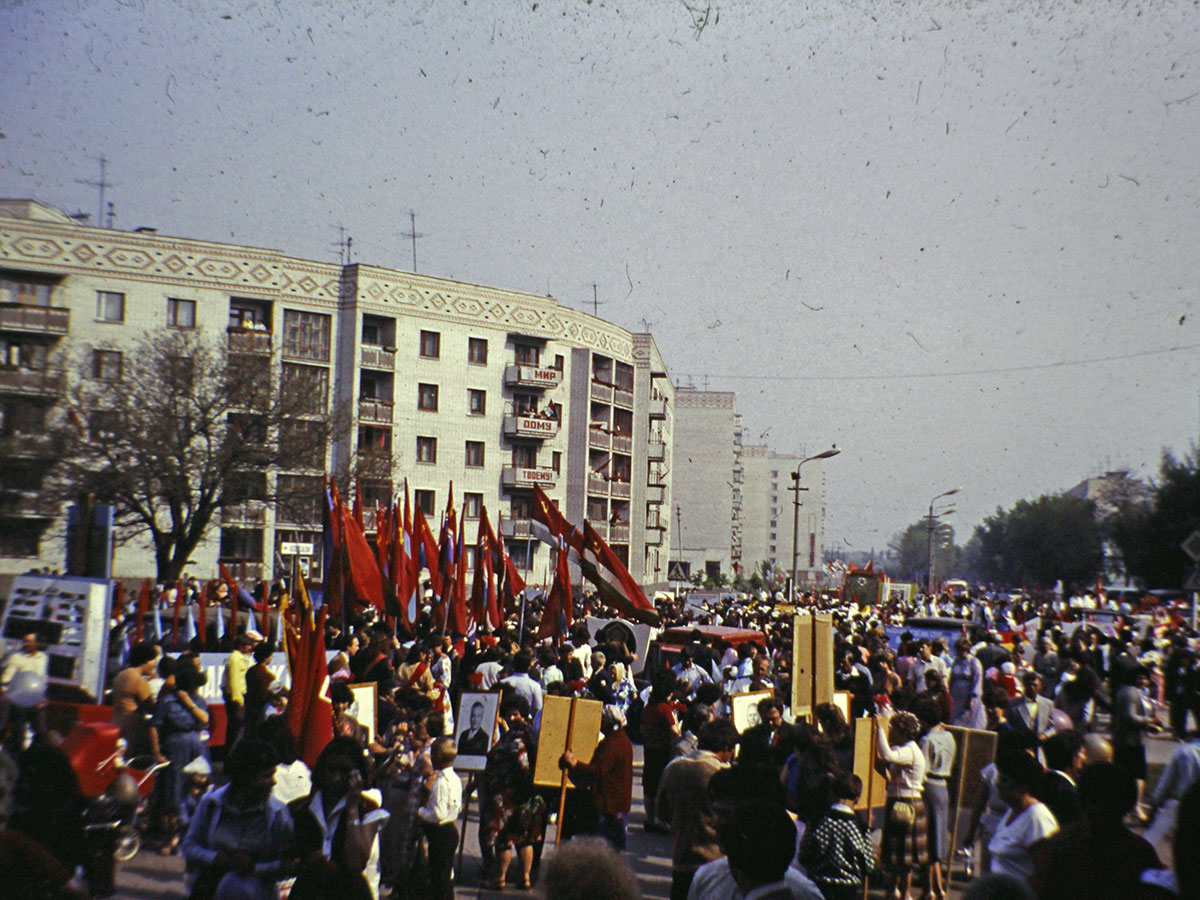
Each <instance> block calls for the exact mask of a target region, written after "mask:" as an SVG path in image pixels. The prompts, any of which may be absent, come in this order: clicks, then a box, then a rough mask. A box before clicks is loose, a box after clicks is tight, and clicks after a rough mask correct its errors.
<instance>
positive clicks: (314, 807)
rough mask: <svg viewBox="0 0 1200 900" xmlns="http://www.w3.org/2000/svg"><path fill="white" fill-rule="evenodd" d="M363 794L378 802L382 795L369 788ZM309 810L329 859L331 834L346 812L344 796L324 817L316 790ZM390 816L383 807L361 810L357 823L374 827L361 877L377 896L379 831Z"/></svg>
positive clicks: (323, 809)
mask: <svg viewBox="0 0 1200 900" xmlns="http://www.w3.org/2000/svg"><path fill="white" fill-rule="evenodd" d="M363 796H365V797H370V798H371V799H372V800H374V801H375V802H376V803H378V802H379V801H380V800H381V799H382V797H381V796H380V793H379V791H378V790H375V789H371V790H367V791H363ZM308 809H309V812H311V813H312V815H313V818H314V819H316V820H317V825H319V826H320V828H321V833H322V846H321V852H322V854H323V855H324V856H325V858H326V859H331V858H332V854H333V835H334V832H336V831H337V827H338V824H339V823H340V822H341V820H342V816H343V815H344V814H345V812H346V798H345V797H342V798H341V799H339V800H338V802H337V803H335V804H334V806H333V809H332V810H331V811H330V813H329V819H328V820H326V819H325V802H324V800H323V799H322V798H321V792H320V791H317V792H316V793H315V794H313V797H312V802H311V803H310V804H309V807H308ZM389 816H390V813H388V811H387V810H385V809H373V810H371V811H370V812H363V813H362V817H361V818H360V819H359V824H361V825H370V826H373V827H374V829H375V834H374V836H373V837H372V839H371V856H370V857H369V858H368V860H367V865H366V867H365V868H364V869H363V877H364V878H366V879H367V886H368V887H369V888H370V889H371V896H372V897H378V896H379V832H380V831H381V830H382V829H383V826H384V825H386V824H387V820H388V818H389Z"/></svg>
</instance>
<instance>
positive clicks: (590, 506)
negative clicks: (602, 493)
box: [587, 497, 608, 522]
mask: <svg viewBox="0 0 1200 900" xmlns="http://www.w3.org/2000/svg"><path fill="white" fill-rule="evenodd" d="M587 517H588V519H589V520H590V521H592V522H607V521H608V501H607V500H606V499H605V498H603V497H588V498H587Z"/></svg>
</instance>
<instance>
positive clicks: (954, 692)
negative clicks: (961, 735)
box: [948, 638, 987, 729]
mask: <svg viewBox="0 0 1200 900" xmlns="http://www.w3.org/2000/svg"><path fill="white" fill-rule="evenodd" d="M954 655H955V659H954V665H952V666H951V667H950V683H949V685H948V687H949V689H950V702H951V706H952V709H953V712H952V718H951V721H952V722H953V723H954V724H955V725H958V726H959V727H961V728H978V729H982V728H986V727H987V714H986V713H985V712H984V709H983V665H982V664H981V663H980V662H979V660H978V659H976V658H975V657H974V656H972V655H971V642H970V641H969V640H967V639H966V638H959V639H958V640H957V641H955V642H954Z"/></svg>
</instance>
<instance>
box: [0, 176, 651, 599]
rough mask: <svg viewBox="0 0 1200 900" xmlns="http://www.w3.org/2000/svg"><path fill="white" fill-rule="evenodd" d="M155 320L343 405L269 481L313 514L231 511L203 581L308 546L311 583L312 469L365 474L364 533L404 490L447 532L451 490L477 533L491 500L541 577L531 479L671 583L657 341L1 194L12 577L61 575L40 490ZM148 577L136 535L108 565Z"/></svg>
mask: <svg viewBox="0 0 1200 900" xmlns="http://www.w3.org/2000/svg"><path fill="white" fill-rule="evenodd" d="M159 329H180V330H186V331H188V332H190V333H195V334H197V335H199V336H200V337H202V338H206V339H207V340H209V341H211V342H213V343H214V344H218V345H219V346H220V347H221V348H222V351H223V352H226V353H228V354H230V356H237V357H238V358H239V359H242V360H246V359H253V360H258V361H259V363H260V364H261V365H264V366H268V367H269V368H270V371H271V373H272V377H273V378H274V379H277V380H278V384H279V385H280V389H281V390H293V389H303V390H306V391H310V392H311V394H312V397H313V403H314V405H315V408H319V409H320V410H322V411H323V410H326V409H333V410H337V411H342V410H344V411H348V416H347V417H346V424H345V425H344V428H343V429H342V430H341V431H339V433H337V434H335V435H334V440H333V441H332V442H331V445H330V446H329V448H328V449H327V450H326V451H325V452H324V453H323V454H321V455H320V457H319V458H314V459H312V460H311V461H310V463H311V464H310V465H308V466H305V467H302V468H297V469H295V470H291V471H286V472H279V471H268V472H264V473H262V479H263V481H262V483H263V484H264V485H268V486H277V485H278V484H279V481H280V479H286V480H287V482H288V484H289V486H290V487H291V488H292V489H293V490H301V491H303V490H305V489H307V490H308V491H309V492H310V493H311V494H312V496H313V498H314V503H313V504H311V505H310V506H309V510H310V511H309V512H296V511H295V510H294V509H290V508H289V509H288V510H285V509H284V508H283V507H282V506H279V505H276V504H272V503H270V502H267V501H265V500H256V499H255V498H254V496H250V497H248V499H246V501H245V502H243V503H239V504H238V505H237V506H232V507H226V508H224V509H223V510H221V511H220V513H219V514H218V515H217V516H216V517H215V518H214V521H213V525H212V528H211V532H210V533H209V534H208V535H207V537H206V539H205V541H204V542H203V543H202V545H201V546H200V547H199V548H198V549H197V551H196V553H195V554H194V555H193V560H194V566H195V569H196V571H197V572H198V573H199V574H201V575H206V574H211V573H213V572H214V571H215V570H216V563H217V561H218V559H220V560H222V561H225V562H227V563H229V564H230V566H231V567H233V568H235V570H236V571H239V572H241V573H242V574H243V575H244V576H246V577H261V576H268V575H270V574H271V573H272V571H273V561H274V560H275V558H276V554H277V553H278V552H279V551H280V550H281V549H291V550H295V549H296V548H303V549H304V551H311V556H310V557H308V565H309V566H310V571H311V573H312V575H313V576H314V577H320V574H321V566H322V562H323V561H322V560H321V558H320V554H321V549H320V544H321V541H320V519H319V515H318V513H319V509H320V504H319V499H320V498H321V496H322V493H321V479H322V475H323V474H324V473H326V472H336V471H354V472H357V473H358V475H359V479H360V483H361V485H362V491H363V499H364V505H365V507H366V508H367V515H366V524H367V530H368V531H371V530H373V528H374V517H373V514H372V510H373V509H374V507H375V504H376V503H380V502H383V501H384V500H386V498H388V497H389V496H391V495H392V494H393V493H394V492H398V491H400V490H402V485H403V482H404V480H405V479H407V481H408V484H409V486H410V488H411V489H412V491H413V497H414V500H415V502H416V503H419V504H420V505H421V506H422V507H423V508H424V509H425V511H426V513H427V514H429V515H431V516H434V517H435V519H434V525H435V527H436V516H438V515H439V514H440V513H441V511H442V509H443V508H444V507H445V505H446V499H447V491H448V489H449V487H450V485H451V483H453V486H454V493H455V503H456V506H457V508H458V510H459V513H460V515H461V517H462V519H463V520H464V521H465V523H466V528H467V531H466V534H467V536H468V538H471V537H473V536H474V534H475V528H476V523H477V521H478V519H479V516H480V511H481V509H482V508H484V507H486V508H487V510H488V512H489V515H490V516H491V518H492V521H493V524H495V520H496V518H497V514H500V515H502V518H503V525H502V533H503V536H504V539H505V540H506V542H507V543H508V546H509V549H510V551H511V552H512V554H513V556H514V558H515V559H516V560H517V561H518V563H519V564H522V565H523V566H524V567H525V568H526V569H527V570H528V572H529V574H530V578H531V581H532V582H533V583H538V582H540V580H541V579H542V577H543V576H544V575H545V574H546V571H547V568H548V566H547V561H548V555H547V553H546V551H545V550H544V549H540V548H539V545H538V544H537V542H536V541H535V540H533V539H531V537H530V529H529V519H530V514H531V498H532V489H533V486H534V485H539V486H541V487H542V488H543V489H544V490H545V491H546V493H547V494H548V495H549V496H550V497H551V498H552V499H554V500H555V501H556V502H558V503H559V505H560V506H561V507H562V508H563V511H564V512H565V513H566V515H567V516H568V518H569V519H571V520H572V521H574V522H580V521H581V520H582V519H583V518H584V516H585V515H586V516H587V518H588V519H589V520H590V521H591V522H592V524H593V525H594V526H595V527H596V528H597V529H598V531H599V532H600V534H601V536H602V537H604V538H606V539H607V540H608V541H609V543H610V544H611V545H612V547H613V548H614V550H615V551H616V552H617V554H618V555H619V556H621V557H622V558H623V559H625V560H626V562H627V564H628V565H629V568H630V571H631V574H632V575H633V576H634V577H635V578H636V579H639V580H643V581H646V582H654V581H662V580H664V579H665V568H666V561H667V560H668V558H669V557H670V548H671V540H672V538H671V537H670V533H671V530H670V528H669V527H668V526H669V522H670V518H669V516H668V515H665V514H664V513H665V511H666V510H667V509H669V504H670V502H671V478H672V475H671V460H672V438H673V435H672V416H673V409H672V408H673V406H674V393H675V392H674V387H673V386H672V383H671V379H670V376H669V374H668V372H667V368H666V365H665V364H664V362H663V360H662V358H661V356H660V354H659V352H658V348H657V347H656V346H655V343H654V339H653V337H652V336H651V335H649V334H634V333H631V332H628V331H626V330H625V329H623V328H621V327H620V326H618V325H615V324H613V323H611V322H606V321H604V320H602V319H599V318H597V317H595V316H591V315H588V314H587V313H584V312H581V311H579V310H575V309H572V308H570V307H566V306H563V305H561V304H560V303H558V302H557V301H556V300H554V299H552V298H546V297H536V296H531V295H528V294H521V293H517V292H514V291H506V290H502V289H499V288H493V287H485V286H481V285H473V284H464V283H460V282H455V281H449V280H446V279H440V278H433V277H430V276H427V275H417V274H412V273H408V272H402V271H396V270H392V269H384V268H380V267H376V266H368V265H363V264H348V265H342V264H335V263H326V262H318V261H313V260H305V259H297V258H294V257H290V256H287V255H286V254H283V253H281V252H278V251H274V250H263V249H258V248H252V247H244V246H236V245H230V244H217V243H212V242H207V241H200V240H194V239H190V238H177V237H168V236H164V235H159V234H157V233H155V232H154V231H152V230H149V229H140V230H138V231H134V232H125V231H116V230H112V229H105V228H96V227H89V226H86V225H81V224H79V223H77V222H75V221H74V220H72V219H71V218H69V217H68V216H66V215H64V214H63V213H61V212H59V211H58V210H55V209H53V208H51V207H48V206H45V205H43V204H41V203H38V202H36V201H32V200H0V349H2V351H3V354H4V358H3V360H2V363H3V365H2V367H0V414H2V420H0V471H2V472H3V474H2V475H0V572H15V571H25V570H27V569H28V568H30V567H31V566H42V565H49V566H56V567H59V566H61V565H62V554H63V548H62V541H63V524H62V517H61V515H60V513H61V510H60V509H59V508H58V507H57V506H56V505H54V504H50V503H48V502H47V501H46V499H45V496H44V494H43V493H42V492H40V491H39V487H40V485H41V484H42V479H43V478H44V477H45V475H46V473H47V472H48V470H49V469H50V468H51V465H52V463H53V454H54V435H55V431H56V427H57V426H58V424H59V423H58V421H57V419H56V412H55V410H56V408H58V404H59V401H60V399H61V398H62V396H63V392H64V390H65V389H66V388H67V386H68V385H69V384H70V383H71V380H72V379H77V378H116V379H119V378H120V377H121V372H122V360H123V358H124V355H125V354H130V353H134V352H136V348H137V341H138V340H139V339H140V338H142V337H144V336H145V335H147V334H150V333H153V332H155V331H157V330H159ZM70 359H75V360H79V359H82V360H85V361H86V362H85V365H84V367H79V366H75V365H74V364H72V363H64V362H62V361H64V360H70ZM298 386H300V387H298ZM273 493H274V492H273V491H264V492H263V496H264V497H265V496H267V495H268V494H272V495H273ZM285 545H286V546H285ZM153 571H154V559H153V554H152V553H150V551H149V547H148V545H147V544H146V543H145V542H144V541H142V542H134V543H132V544H129V545H127V546H125V547H123V548H122V549H121V550H120V551H119V552H118V554H117V559H116V565H115V568H114V572H115V574H117V575H120V576H143V575H148V574H151V573H152V572H153Z"/></svg>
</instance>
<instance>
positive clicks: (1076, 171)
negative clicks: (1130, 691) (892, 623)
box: [0, 0, 1200, 549]
mask: <svg viewBox="0 0 1200 900" xmlns="http://www.w3.org/2000/svg"><path fill="white" fill-rule="evenodd" d="M689 3H690V4H691V8H690V9H689V6H688V5H685V4H684V3H682V2H679V0H674V2H671V0H656V2H650V0H642V2H638V0H632V2H628V3H611V2H609V3H604V2H599V0H594V2H586V0H578V2H553V0H548V2H532V0H527V2H523V3H515V2H500V0H495V2H478V0H467V2H462V0H441V2H436V3H367V2H358V3H354V2H329V3H296V2H285V0H279V2H265V3H250V2H186V3H180V2H123V3H117V2H112V0H105V2H86V0H78V2H51V0H40V2H28V3H20V2H13V0H8V2H7V3H5V4H4V8H3V10H0V97H2V98H3V102H2V103H0V195H6V196H26V197H36V198H38V199H41V200H44V201H46V202H49V203H52V204H55V205H57V206H60V207H62V208H64V209H67V210H69V211H73V210H75V209H83V210H87V211H93V212H94V210H95V208H96V193H95V190H94V189H93V188H91V187H89V186H87V185H85V184H82V183H80V182H81V180H93V179H95V178H96V177H97V172H98V163H97V160H98V157H99V156H100V154H104V155H106V156H107V157H108V159H109V160H110V165H109V177H110V179H111V180H112V181H113V182H114V184H115V186H114V187H113V188H112V189H111V190H110V192H109V197H110V198H111V199H112V200H113V201H114V202H115V204H116V216H117V218H116V224H117V226H118V227H123V228H133V227H136V226H139V225H150V226H155V227H158V228H159V229H160V230H161V231H162V232H164V233H168V234H179V235H185V236H188V237H195V238H206V239H212V240H218V241H234V242H237V243H244V244H251V245H261V246H268V247H276V248H279V249H282V250H285V251H286V252H288V253H291V254H294V255H298V256H306V257H313V258H318V259H326V260H330V261H333V260H336V259H337V249H336V246H335V244H336V241H337V238H338V232H337V226H339V225H343V226H345V228H346V229H347V232H348V233H349V234H351V235H352V236H353V238H354V250H355V258H356V259H357V260H360V261H362V262H367V263H372V264H378V265H385V266H394V267H397V268H411V264H412V260H411V251H410V246H409V243H408V241H407V240H406V239H405V238H404V237H403V234H404V232H406V231H408V229H409V218H408V212H409V210H410V209H412V210H415V211H416V214H417V231H418V232H421V233H423V234H424V235H425V236H424V237H423V238H421V239H420V240H419V242H418V246H417V262H418V268H419V269H420V271H422V272H425V273H429V274H433V275H438V276H444V277H450V278H457V279H462V280H465V281H472V282H479V283H483V284H489V285H496V286H498V287H504V288H511V289H515V290H520V291H528V292H531V293H536V294H546V293H550V294H552V295H553V296H554V297H556V298H558V299H559V300H560V301H561V302H563V303H567V304H570V305H572V306H578V307H582V308H588V309H590V303H591V298H592V284H593V283H595V284H596V285H597V286H598V287H597V293H598V297H599V300H600V301H601V303H602V304H603V305H602V306H600V307H599V313H600V315H602V316H604V317H605V318H609V319H612V320H613V321H616V322H619V323H620V324H622V325H624V326H626V327H628V328H631V329H634V330H641V329H642V327H643V322H645V323H647V324H648V327H649V330H651V331H652V332H653V333H654V335H655V337H656V339H657V341H658V343H659V345H660V347H661V348H662V350H663V353H664V355H665V357H666V359H667V361H668V364H669V366H670V368H671V370H672V372H673V374H674V375H675V377H676V380H677V382H678V383H685V384H686V383H688V382H689V381H693V382H694V383H696V384H698V385H703V384H705V383H707V385H708V386H709V387H710V388H713V389H721V390H735V391H737V393H738V398H739V399H738V403H739V407H740V409H741V411H742V412H743V413H744V416H745V425H746V429H747V433H746V438H747V440H748V441H750V442H755V443H757V442H760V435H764V434H765V438H763V439H762V440H763V441H765V442H766V443H769V444H770V445H771V446H773V447H775V448H777V449H779V450H783V451H793V450H794V451H802V450H808V451H809V452H815V451H817V450H820V449H824V448H825V447H827V446H828V445H829V444H830V443H831V442H836V443H837V444H838V446H839V447H841V448H842V449H843V453H842V455H841V456H839V457H838V458H837V459H834V460H830V461H829V462H828V463H827V464H826V472H827V485H828V530H827V537H828V541H829V543H830V544H831V545H836V544H837V543H838V542H839V541H842V540H844V541H846V542H847V543H848V544H849V545H851V546H852V547H853V548H855V549H865V548H867V547H869V546H872V545H874V546H876V547H879V546H883V545H884V544H885V543H886V542H887V540H888V539H889V538H890V537H891V536H892V534H893V533H895V532H896V531H897V530H899V529H900V528H902V527H903V526H904V525H905V524H907V523H908V522H911V521H914V520H915V519H917V518H918V517H919V516H921V515H922V514H923V512H924V510H925V507H926V506H927V504H928V502H929V498H930V497H931V496H933V495H934V494H936V493H938V492H940V491H942V490H945V489H948V488H951V487H958V486H961V487H962V488H963V492H962V493H961V495H959V496H958V497H956V498H955V499H956V500H957V501H958V510H959V512H958V513H957V515H955V516H954V518H953V519H952V521H953V522H954V524H955V526H956V528H957V529H958V531H959V535H960V538H965V533H966V532H969V530H970V528H971V527H972V526H974V525H975V524H976V523H978V522H979V521H980V519H981V518H982V516H984V515H986V514H987V513H989V512H991V511H992V510H994V509H995V508H996V506H997V505H1003V506H1006V507H1007V506H1009V505H1011V504H1012V503H1013V502H1015V501H1016V500H1018V499H1020V498H1021V497H1032V496H1036V495H1038V494H1040V493H1042V492H1047V491H1056V490H1062V489H1065V488H1068V487H1070V486H1071V485H1073V484H1075V483H1076V482H1078V481H1079V480H1080V479H1082V478H1084V477H1086V476H1088V475H1094V474H1098V473H1099V472H1101V471H1103V470H1104V469H1106V468H1110V467H1129V468H1132V469H1134V470H1136V471H1137V472H1140V473H1143V474H1152V473H1153V472H1154V471H1155V470H1156V468H1157V464H1158V459H1159V454H1160V452H1161V449H1162V448H1163V447H1164V446H1166V447H1170V448H1174V449H1176V450H1183V449H1186V448H1187V447H1188V446H1189V445H1190V443H1191V442H1192V441H1194V440H1195V437H1196V434H1197V428H1198V422H1200V399H1198V397H1200V377H1198V376H1200V300H1198V299H1197V291H1198V289H1200V278H1198V276H1200V228H1198V225H1200V213H1198V208H1197V204H1198V201H1200V69H1198V67H1200V11H1198V10H1197V7H1196V5H1195V4H1193V3H1155V2H1147V3H1140V4H1138V3H1128V2H1127V3H1125V4H1117V3H1108V2H1101V0H1087V2H1081V3H1069V2H1045V3H1041V4H1036V3H1032V2H1024V0H1010V2H1008V3H1006V4H1000V3H995V2H987V3H972V2H955V0H943V2H927V3H917V2H906V3H899V2H896V3H883V2H878V3H867V2H859V3H853V2H830V3H799V2H767V0H762V2H748V0H734V2H725V3H714V4H713V5H712V6H711V8H709V7H707V6H706V4H704V3H700V2H698V0H689ZM705 9H708V13H707V18H706V14H705ZM705 378H707V382H706V381H705Z"/></svg>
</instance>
